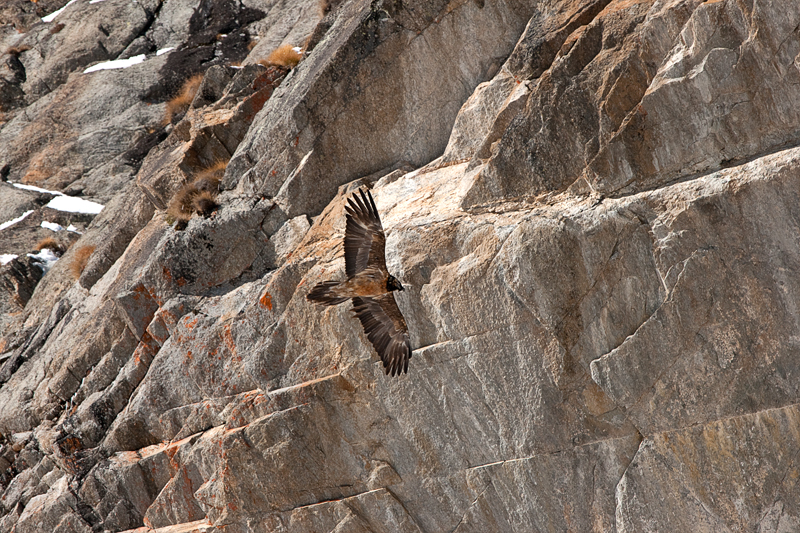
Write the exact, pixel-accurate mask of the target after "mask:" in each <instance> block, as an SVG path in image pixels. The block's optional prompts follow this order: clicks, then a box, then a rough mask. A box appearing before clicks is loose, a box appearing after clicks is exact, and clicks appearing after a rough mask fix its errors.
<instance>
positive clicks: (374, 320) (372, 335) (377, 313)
mask: <svg viewBox="0 0 800 533" xmlns="http://www.w3.org/2000/svg"><path fill="white" fill-rule="evenodd" d="M359 192H360V197H359V194H358V193H355V194H353V195H352V196H351V197H350V198H349V199H348V205H347V206H346V207H345V209H346V210H347V226H346V229H345V237H344V258H345V273H346V274H347V279H346V280H344V281H323V282H322V283H319V284H317V285H316V286H315V287H314V288H313V289H311V291H310V292H309V293H308V296H307V298H308V300H309V301H312V302H315V303H319V304H324V305H337V304H340V303H343V302H346V301H347V300H350V299H352V301H353V313H354V314H355V315H356V317H358V319H359V320H360V321H361V325H362V326H363V327H364V332H365V333H366V334H367V338H368V339H369V340H370V342H371V343H372V345H373V346H374V347H375V350H376V351H377V352H378V355H379V356H380V358H381V360H382V361H383V366H384V368H385V370H386V373H387V374H389V373H391V375H392V376H394V375H397V374H400V373H401V372H407V371H408V360H409V359H410V358H411V341H410V339H409V336H408V327H407V326H406V321H405V320H404V319H403V315H402V314H401V313H400V309H399V308H398V307H397V302H396V301H395V299H394V295H393V294H392V292H393V291H397V290H400V291H402V290H403V285H402V284H401V283H400V282H399V281H398V280H397V279H396V278H395V277H394V276H392V275H391V274H389V271H388V270H387V269H386V258H385V255H384V247H385V244H386V237H385V236H384V234H383V227H382V226H381V221H380V218H379V217H378V209H377V208H376V207H375V201H374V200H373V199H372V195H371V194H370V193H369V191H367V192H366V194H365V193H364V191H359Z"/></svg>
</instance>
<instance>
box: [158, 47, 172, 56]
mask: <svg viewBox="0 0 800 533" xmlns="http://www.w3.org/2000/svg"><path fill="white" fill-rule="evenodd" d="M172 50H175V47H174V46H170V47H167V48H162V49H161V50H157V51H156V55H157V56H160V55H161V54H166V53H167V52H171V51H172Z"/></svg>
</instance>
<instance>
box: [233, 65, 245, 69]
mask: <svg viewBox="0 0 800 533" xmlns="http://www.w3.org/2000/svg"><path fill="white" fill-rule="evenodd" d="M230 67H231V68H233V69H236V70H239V69H240V68H244V67H239V66H237V65H231V66H230Z"/></svg>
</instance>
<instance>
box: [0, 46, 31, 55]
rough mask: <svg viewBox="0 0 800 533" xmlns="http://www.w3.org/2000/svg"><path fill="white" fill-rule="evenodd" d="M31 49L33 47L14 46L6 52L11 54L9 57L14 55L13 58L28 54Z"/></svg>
mask: <svg viewBox="0 0 800 533" xmlns="http://www.w3.org/2000/svg"><path fill="white" fill-rule="evenodd" d="M30 49H31V47H30V46H28V45H22V46H12V47H11V48H9V49H8V50H6V53H7V54H9V55H12V56H18V55H20V54H21V53H22V52H27V51H28V50H30Z"/></svg>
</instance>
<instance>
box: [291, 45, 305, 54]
mask: <svg viewBox="0 0 800 533" xmlns="http://www.w3.org/2000/svg"><path fill="white" fill-rule="evenodd" d="M292 50H294V51H295V52H297V53H298V54H299V53H300V52H302V51H303V49H302V48H300V47H299V46H295V47H294V48H292Z"/></svg>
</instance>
